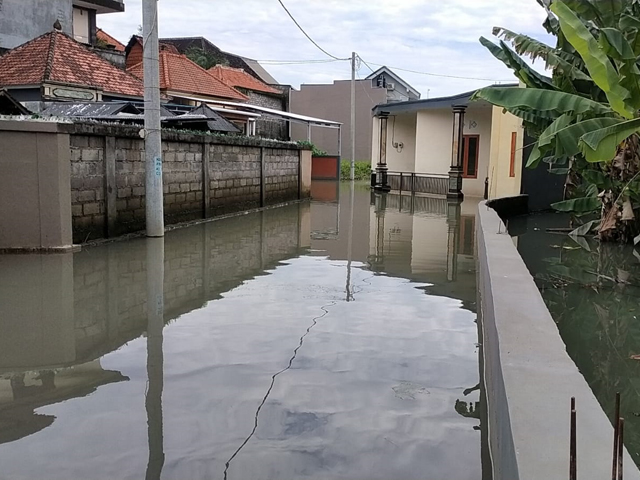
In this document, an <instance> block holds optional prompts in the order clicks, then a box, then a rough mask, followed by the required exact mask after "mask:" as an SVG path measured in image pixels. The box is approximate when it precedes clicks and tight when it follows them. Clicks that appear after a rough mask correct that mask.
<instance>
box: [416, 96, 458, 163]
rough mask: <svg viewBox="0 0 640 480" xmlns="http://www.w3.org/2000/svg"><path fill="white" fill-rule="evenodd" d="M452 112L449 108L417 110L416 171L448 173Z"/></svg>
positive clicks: (451, 138) (451, 136) (451, 137)
mask: <svg viewBox="0 0 640 480" xmlns="http://www.w3.org/2000/svg"><path fill="white" fill-rule="evenodd" d="M452 140H453V112H452V111H451V109H450V108H446V109H445V108H443V109H432V110H422V111H419V112H418V120H417V128H416V173H439V174H445V175H446V174H447V173H449V167H450V166H451V142H452Z"/></svg>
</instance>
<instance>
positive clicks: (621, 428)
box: [618, 418, 624, 480]
mask: <svg viewBox="0 0 640 480" xmlns="http://www.w3.org/2000/svg"><path fill="white" fill-rule="evenodd" d="M623 453H624V418H620V421H619V422H618V480H622V473H623V472H622V456H623V455H622V454H623Z"/></svg>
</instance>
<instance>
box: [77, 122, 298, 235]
mask: <svg viewBox="0 0 640 480" xmlns="http://www.w3.org/2000/svg"><path fill="white" fill-rule="evenodd" d="M70 150H71V162H72V163H71V165H72V168H71V170H72V173H71V191H72V220H73V239H74V242H75V243H80V242H85V241H87V240H89V239H95V238H101V237H109V236H115V235H121V234H124V233H128V232H133V231H139V230H142V229H144V223H145V158H144V140H142V139H141V138H140V135H139V129H138V128H134V127H123V126H107V125H97V124H76V125H74V126H73V132H72V133H71V140H70ZM301 152H302V150H300V148H299V147H298V146H297V145H295V144H292V143H282V142H272V141H263V140H260V139H255V138H246V137H216V136H208V135H193V134H183V133H176V132H164V133H163V185H164V209H165V222H166V223H167V224H171V223H177V222H182V221H188V220H194V219H198V218H203V217H204V218H207V217H211V216H215V215H218V214H222V213H229V212H233V211H241V210H245V209H250V208H257V207H261V206H266V205H270V204H274V203H280V202H285V201H290V200H294V199H299V198H304V197H308V196H309V192H308V189H307V188H306V187H305V185H302V183H303V178H302V176H301V175H300V172H302V171H306V170H305V169H304V167H303V166H301V163H302V162H305V161H308V158H307V156H306V155H302V153H301Z"/></svg>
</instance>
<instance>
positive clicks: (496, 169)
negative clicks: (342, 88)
mask: <svg viewBox="0 0 640 480" xmlns="http://www.w3.org/2000/svg"><path fill="white" fill-rule="evenodd" d="M503 86H504V85H503ZM510 86H511V85H510ZM513 87H514V88H517V85H513ZM473 93H474V92H465V93H461V94H459V95H454V96H450V97H440V98H430V99H425V100H412V101H411V100H410V101H405V102H397V103H391V104H380V105H377V106H376V107H375V108H374V109H373V113H374V121H373V132H372V137H373V138H372V151H373V156H372V157H373V158H372V168H373V169H375V168H376V165H377V164H378V162H379V160H380V151H381V142H380V131H381V127H382V125H383V123H384V122H383V121H381V117H387V120H386V123H387V142H386V150H385V151H386V163H387V167H388V169H389V180H390V182H389V183H390V184H391V187H392V188H394V189H398V188H397V185H396V186H395V187H394V184H398V182H397V178H396V177H398V178H399V176H400V173H402V174H403V176H405V175H406V176H408V175H410V174H421V175H419V177H422V178H425V177H426V178H432V179H433V181H432V182H431V183H430V185H431V184H433V185H437V186H438V188H437V189H436V190H438V191H435V190H434V191H426V192H425V193H446V189H447V188H448V187H447V185H448V176H449V172H450V169H451V165H452V157H453V151H454V137H457V135H455V126H454V110H456V111H457V112H460V113H459V114H461V119H462V125H463V131H462V135H463V137H462V144H461V150H462V165H461V166H462V177H463V180H462V193H463V194H464V195H466V196H470V197H482V196H484V194H485V182H486V183H488V191H487V193H488V197H489V198H496V197H501V196H507V195H517V194H519V193H520V182H521V174H522V147H523V138H524V129H523V126H522V121H521V120H520V119H519V118H518V117H516V116H514V115H512V114H510V113H503V111H502V109H501V108H499V107H495V106H493V105H491V104H489V103H488V102H486V101H484V100H478V101H470V98H471V96H472V95H473ZM392 180H393V181H392ZM407 185H408V183H406V181H405V182H403V187H401V189H404V190H409V189H410V188H409V187H408V186H407ZM424 185H426V183H424ZM443 189H444V190H445V192H443V191H442V190H443ZM418 191H419V190H418Z"/></svg>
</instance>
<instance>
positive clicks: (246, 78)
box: [209, 65, 282, 94]
mask: <svg viewBox="0 0 640 480" xmlns="http://www.w3.org/2000/svg"><path fill="white" fill-rule="evenodd" d="M209 73H211V74H212V75H213V76H214V77H216V78H219V79H220V80H222V81H223V82H225V83H226V84H228V85H231V86H232V87H239V88H246V89H247V90H254V91H256V92H264V93H273V94H280V93H282V92H281V91H280V90H277V89H275V88H273V87H270V86H269V85H267V84H266V83H263V82H261V81H260V80H258V79H257V78H255V77H253V76H252V75H249V74H248V73H247V72H245V71H244V70H242V69H241V68H232V67H225V66H223V65H216V66H215V67H212V68H210V69H209Z"/></svg>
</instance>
